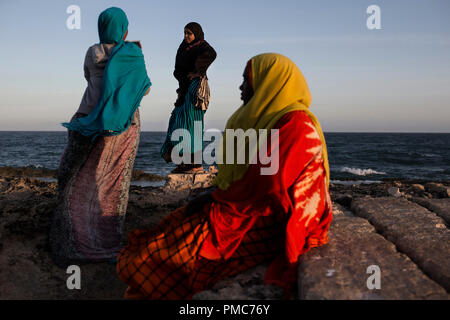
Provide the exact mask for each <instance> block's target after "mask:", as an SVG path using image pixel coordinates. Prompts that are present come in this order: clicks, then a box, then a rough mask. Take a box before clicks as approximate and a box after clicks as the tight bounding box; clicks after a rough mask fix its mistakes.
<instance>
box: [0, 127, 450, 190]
mask: <svg viewBox="0 0 450 320" xmlns="http://www.w3.org/2000/svg"><path fill="white" fill-rule="evenodd" d="M325 138H326V141H327V147H328V153H329V159H330V167H331V179H332V181H335V182H338V181H357V182H359V183H364V182H365V183H368V182H371V181H380V180H381V179H383V178H409V179H425V180H450V133H325ZM164 139H165V132H142V133H141V140H140V144H139V150H138V154H137V156H136V161H135V168H136V169H141V170H144V171H145V172H148V173H153V174H158V175H162V176H165V175H167V174H168V173H169V172H170V171H171V170H172V169H173V168H174V167H175V166H174V165H172V164H166V163H165V161H164V160H162V159H161V158H160V156H159V149H160V147H161V145H162V143H163V141H164ZM66 143H67V133H66V132H62V131H61V132H46V131H0V166H16V167H25V166H33V167H45V168H49V169H56V168H57V167H58V163H59V160H60V157H61V154H62V152H63V150H64V147H65V145H66Z"/></svg>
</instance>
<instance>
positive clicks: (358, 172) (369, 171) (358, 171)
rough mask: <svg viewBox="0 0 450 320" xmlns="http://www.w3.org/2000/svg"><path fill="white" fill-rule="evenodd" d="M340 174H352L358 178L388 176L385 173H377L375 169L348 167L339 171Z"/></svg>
mask: <svg viewBox="0 0 450 320" xmlns="http://www.w3.org/2000/svg"><path fill="white" fill-rule="evenodd" d="M339 172H347V173H351V174H354V175H357V176H367V175H370V174H386V172H383V171H376V170H373V169H370V168H369V169H359V168H348V167H343V168H341V169H340V170H339Z"/></svg>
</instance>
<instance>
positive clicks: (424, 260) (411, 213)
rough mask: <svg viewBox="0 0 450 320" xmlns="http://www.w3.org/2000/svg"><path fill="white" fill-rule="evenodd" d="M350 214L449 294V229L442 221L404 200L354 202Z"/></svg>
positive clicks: (360, 200)
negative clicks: (393, 245) (392, 245)
mask: <svg viewBox="0 0 450 320" xmlns="http://www.w3.org/2000/svg"><path fill="white" fill-rule="evenodd" d="M352 211H353V212H355V213H356V214H357V215H358V216H360V217H363V218H365V219H367V220H368V221H369V222H370V223H371V224H372V225H374V226H375V228H376V229H377V231H378V232H379V233H380V234H382V235H383V236H384V237H385V238H386V239H387V240H389V241H391V242H392V243H394V244H395V245H396V247H397V249H398V250H399V251H400V252H403V253H405V254H407V255H408V256H409V257H410V258H411V259H412V260H413V261H414V262H415V263H417V265H418V266H419V267H420V268H421V269H422V270H423V271H424V272H425V273H426V274H428V275H429V276H430V277H431V278H432V279H434V280H435V281H436V282H438V283H439V284H440V285H442V286H443V287H444V288H445V289H446V290H447V291H450V230H449V229H448V228H446V227H445V222H444V220H442V219H441V218H440V217H438V216H437V215H436V214H434V213H433V212H430V211H429V210H427V209H425V208H423V207H421V206H419V205H417V204H415V203H413V202H410V201H408V200H405V199H392V198H378V199H373V198H360V199H355V200H354V201H353V202H352Z"/></svg>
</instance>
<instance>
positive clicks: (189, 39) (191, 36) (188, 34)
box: [184, 28, 195, 43]
mask: <svg viewBox="0 0 450 320" xmlns="http://www.w3.org/2000/svg"><path fill="white" fill-rule="evenodd" d="M194 39H195V35H194V34H193V33H192V31H191V30H189V29H187V28H184V41H186V42H187V43H191V42H192V41H194Z"/></svg>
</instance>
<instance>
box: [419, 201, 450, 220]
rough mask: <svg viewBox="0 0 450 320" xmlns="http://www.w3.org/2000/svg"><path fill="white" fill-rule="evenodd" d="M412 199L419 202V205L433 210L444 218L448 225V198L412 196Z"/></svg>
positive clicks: (449, 207)
mask: <svg viewBox="0 0 450 320" xmlns="http://www.w3.org/2000/svg"><path fill="white" fill-rule="evenodd" d="M411 200H412V201H414V202H416V203H417V204H420V205H421V206H423V207H425V208H427V209H428V210H431V211H433V212H434V213H436V214H437V215H438V216H440V217H441V218H442V219H444V220H445V222H446V223H447V226H450V198H447V199H425V198H419V197H413V198H412V199H411Z"/></svg>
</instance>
